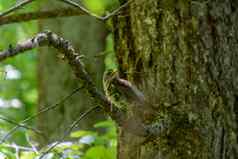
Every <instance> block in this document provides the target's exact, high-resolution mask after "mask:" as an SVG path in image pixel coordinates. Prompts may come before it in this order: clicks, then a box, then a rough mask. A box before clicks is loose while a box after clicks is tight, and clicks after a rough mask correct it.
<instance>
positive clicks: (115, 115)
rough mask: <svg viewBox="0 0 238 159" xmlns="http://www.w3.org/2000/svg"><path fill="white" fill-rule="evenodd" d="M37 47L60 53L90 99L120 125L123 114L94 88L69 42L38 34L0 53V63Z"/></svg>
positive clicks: (54, 35)
mask: <svg viewBox="0 0 238 159" xmlns="http://www.w3.org/2000/svg"><path fill="white" fill-rule="evenodd" d="M39 46H52V47H54V48H56V49H57V50H59V51H60V52H62V53H63V54H64V56H65V57H66V59H67V60H68V63H69V65H70V66H71V67H72V69H73V71H74V73H75V75H76V77H77V78H78V79H80V80H81V81H82V82H83V83H84V87H85V88H86V90H87V91H88V92H89V94H90V95H91V97H93V99H95V101H96V102H97V103H98V104H99V105H100V106H101V107H102V108H103V110H104V111H105V112H107V114H108V115H110V116H111V117H112V119H114V120H115V121H116V122H117V123H118V124H120V123H122V121H123V119H124V118H125V115H124V113H123V112H122V111H121V110H119V109H118V108H117V107H116V106H115V105H114V104H113V103H112V102H111V101H110V100H109V99H108V98H107V97H106V96H105V95H104V94H103V93H102V92H101V91H99V90H98V89H97V88H96V86H95V84H94V83H93V81H92V79H91V77H90V75H89V74H88V72H87V71H86V69H85V67H84V65H83V63H82V62H81V60H80V55H79V54H78V53H77V52H76V51H75V50H74V48H73V46H72V45H71V44H70V42H69V41H67V40H65V39H63V38H62V37H59V36H58V35H56V34H54V33H52V32H50V31H47V32H42V33H39V34H37V35H36V36H35V37H33V38H31V39H29V40H27V41H25V42H23V43H20V44H18V45H17V46H16V47H15V48H13V47H9V48H8V49H7V50H5V51H3V52H0V61H2V60H4V59H6V58H7V57H11V56H15V55H17V54H20V53H23V52H24V51H27V50H31V49H33V48H36V47H39Z"/></svg>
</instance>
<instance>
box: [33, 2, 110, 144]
mask: <svg viewBox="0 0 238 159" xmlns="http://www.w3.org/2000/svg"><path fill="white" fill-rule="evenodd" d="M55 3H56V2H50V1H49V2H48V4H47V6H48V7H44V9H47V8H50V9H52V6H57V7H58V8H59V6H60V3H57V4H55ZM39 25H40V30H51V31H54V32H56V33H58V34H59V35H61V36H62V37H64V38H66V39H68V40H69V41H70V42H72V44H73V45H74V46H75V48H76V49H78V50H80V52H81V53H82V54H83V55H85V57H84V58H83V61H84V63H85V65H86V67H87V68H88V70H89V72H94V71H92V70H95V73H91V75H92V77H93V79H94V80H95V82H96V85H97V86H98V87H99V88H102V84H101V81H102V74H103V71H104V63H103V58H101V57H99V58H95V57H94V56H95V55H97V54H98V53H100V52H102V51H104V42H105V37H106V30H105V27H104V24H103V23H100V22H98V21H96V20H95V19H94V18H91V17H88V16H83V17H72V18H62V19H56V20H44V21H43V20H42V21H40V22H39ZM38 55H39V56H38V57H39V64H38V69H39V70H38V73H39V78H38V79H39V109H41V108H43V107H45V106H51V105H52V104H54V103H56V102H58V101H59V100H61V99H62V98H63V97H64V96H66V95H68V94H70V93H71V92H72V91H73V90H74V89H75V88H77V87H79V86H80V82H79V81H78V80H76V78H75V77H74V75H73V72H72V70H71V69H70V67H69V66H68V65H67V64H66V63H65V61H63V60H62V59H61V58H62V57H57V53H56V50H55V49H51V48H41V49H39V54H38ZM92 105H94V103H92V102H90V99H89V98H88V95H87V94H84V93H83V91H82V92H78V93H76V94H75V95H73V96H72V97H71V98H70V99H69V100H68V101H67V102H65V103H64V104H62V105H60V106H59V107H58V108H57V109H56V110H52V111H49V112H48V113H44V114H43V115H41V116H40V117H39V120H38V127H39V129H40V130H42V131H43V132H44V133H46V134H47V136H48V139H47V141H45V140H43V139H40V142H41V144H42V145H44V144H46V143H49V142H53V141H54V140H57V139H58V138H59V136H62V134H63V133H64V131H65V130H66V129H67V128H68V127H69V126H70V125H71V123H72V122H73V121H74V120H76V119H77V118H78V117H79V116H80V114H82V113H83V112H85V111H86V110H87V109H88V108H90V107H92ZM100 114H101V113H96V114H94V115H91V116H89V117H88V118H86V119H84V121H83V122H81V123H80V127H79V129H88V128H90V127H92V125H93V123H95V122H96V119H100V118H101V119H102V115H100Z"/></svg>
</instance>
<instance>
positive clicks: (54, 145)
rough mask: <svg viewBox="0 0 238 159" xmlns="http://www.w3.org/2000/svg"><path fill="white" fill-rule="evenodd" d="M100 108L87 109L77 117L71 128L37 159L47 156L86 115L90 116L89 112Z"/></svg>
mask: <svg viewBox="0 0 238 159" xmlns="http://www.w3.org/2000/svg"><path fill="white" fill-rule="evenodd" d="M99 107H100V106H95V107H92V108H90V109H88V110H87V111H86V112H84V113H83V114H82V115H80V116H79V118H78V119H77V120H75V121H74V122H73V123H72V124H71V126H70V127H69V128H68V130H67V131H65V133H64V135H63V136H62V137H61V138H60V140H58V141H57V142H55V143H54V144H53V145H51V146H50V147H49V148H48V149H47V150H46V151H45V152H43V154H42V155H41V156H40V157H39V159H42V158H43V157H44V156H45V155H46V154H48V153H49V152H50V151H51V150H53V149H54V148H55V147H56V146H57V145H59V144H60V143H62V142H63V141H64V140H65V138H66V137H67V136H68V135H69V134H70V133H71V132H72V130H73V129H74V128H75V127H77V126H78V123H79V122H80V121H81V120H82V119H84V118H85V117H86V116H87V115H88V114H90V113H91V112H93V111H94V110H96V109H98V108H99Z"/></svg>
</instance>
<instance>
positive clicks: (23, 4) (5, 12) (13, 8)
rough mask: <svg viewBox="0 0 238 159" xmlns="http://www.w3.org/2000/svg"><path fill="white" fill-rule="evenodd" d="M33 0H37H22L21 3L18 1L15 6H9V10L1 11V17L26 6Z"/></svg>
mask: <svg viewBox="0 0 238 159" xmlns="http://www.w3.org/2000/svg"><path fill="white" fill-rule="evenodd" d="M33 1H35V0H22V1H20V2H19V3H17V4H16V5H15V6H13V7H11V8H9V9H8V10H6V11H4V12H2V13H0V17H3V16H6V15H8V14H10V13H12V12H14V11H16V10H18V9H20V8H22V7H24V6H25V5H27V4H29V3H32V2H33Z"/></svg>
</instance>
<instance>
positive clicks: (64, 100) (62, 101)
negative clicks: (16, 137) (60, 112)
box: [0, 86, 83, 144]
mask: <svg viewBox="0 0 238 159" xmlns="http://www.w3.org/2000/svg"><path fill="white" fill-rule="evenodd" d="M82 88H83V86H82V87H79V88H76V89H74V90H73V91H72V92H71V93H70V94H68V95H67V96H65V97H63V98H62V99H61V100H60V101H58V102H57V103H55V104H53V105H52V106H45V107H44V108H43V109H40V110H39V111H38V112H37V113H36V114H34V115H32V116H29V117H28V118H26V119H24V120H23V121H21V122H20V123H18V125H16V126H15V127H13V128H12V129H11V130H10V131H8V133H7V134H6V135H4V136H3V137H2V139H1V140H0V144H2V143H4V142H5V141H6V140H7V139H8V138H9V137H10V135H11V134H13V133H14V132H15V131H16V130H17V129H18V128H19V127H21V126H20V125H22V124H24V123H26V122H28V121H30V120H32V119H34V118H35V117H37V116H39V115H40V114H42V113H45V112H48V111H50V110H53V109H55V108H57V107H58V106H60V105H61V104H63V103H64V102H66V101H67V100H68V99H69V98H70V97H72V96H73V95H74V94H75V93H77V92H78V91H79V90H80V89H82Z"/></svg>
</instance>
